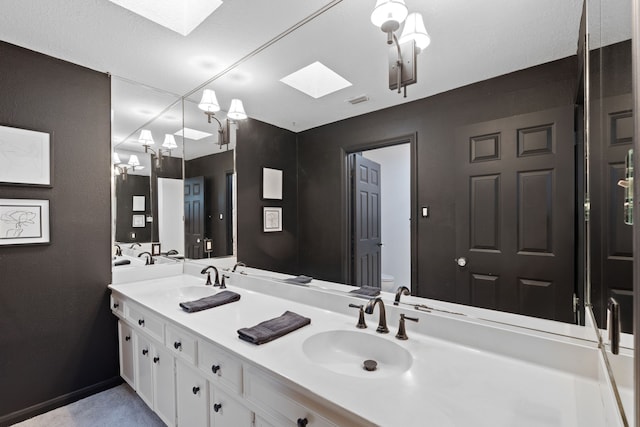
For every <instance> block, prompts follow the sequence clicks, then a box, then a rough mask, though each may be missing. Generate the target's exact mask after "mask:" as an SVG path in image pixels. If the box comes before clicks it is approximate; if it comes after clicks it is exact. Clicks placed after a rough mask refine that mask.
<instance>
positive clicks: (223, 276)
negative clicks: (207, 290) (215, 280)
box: [220, 274, 229, 289]
mask: <svg viewBox="0 0 640 427" xmlns="http://www.w3.org/2000/svg"><path fill="white" fill-rule="evenodd" d="M228 278H229V276H227V275H226V274H223V275H222V282H221V283H220V289H227V283H226V282H225V279H228Z"/></svg>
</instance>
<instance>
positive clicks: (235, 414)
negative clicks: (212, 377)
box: [209, 383, 253, 427]
mask: <svg viewBox="0 0 640 427" xmlns="http://www.w3.org/2000/svg"><path fill="white" fill-rule="evenodd" d="M209 386H210V394H211V402H210V405H209V409H210V411H211V426H212V427H251V425H252V423H253V412H251V411H250V410H249V409H247V408H246V407H244V406H243V405H242V404H241V403H240V402H238V401H237V400H235V399H233V398H232V397H230V396H229V395H228V394H227V393H225V392H223V391H221V390H220V389H219V388H217V387H214V386H213V385H212V384H211V383H209Z"/></svg>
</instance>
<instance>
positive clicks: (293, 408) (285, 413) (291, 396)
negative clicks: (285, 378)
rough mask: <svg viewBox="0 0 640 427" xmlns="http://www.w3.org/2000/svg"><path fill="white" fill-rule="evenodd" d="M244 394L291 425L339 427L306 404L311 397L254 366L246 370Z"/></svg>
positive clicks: (269, 412) (267, 411) (252, 401)
mask: <svg viewBox="0 0 640 427" xmlns="http://www.w3.org/2000/svg"><path fill="white" fill-rule="evenodd" d="M244 395H245V398H246V399H247V400H248V401H249V402H251V403H253V404H255V405H256V406H258V407H260V408H262V409H263V410H264V411H265V412H266V413H267V414H270V415H273V416H275V417H277V418H284V419H286V420H287V421H288V423H287V424H289V423H290V424H289V425H292V426H296V425H306V426H308V427H337V425H336V424H334V423H332V422H331V421H329V420H328V419H326V418H325V417H323V416H321V415H320V414H318V413H317V412H316V411H313V410H311V409H309V408H308V407H306V406H305V402H310V399H308V398H306V397H305V396H302V395H301V394H299V393H296V392H295V391H293V390H291V389H290V388H288V387H286V386H285V385H284V384H282V383H280V382H279V381H276V380H275V379H273V378H268V377H267V376H266V375H265V374H262V373H260V372H259V371H257V370H254V369H252V368H246V369H245V372H244ZM274 412H275V413H274ZM304 420H306V423H305V421H304ZM303 423H304V424H303ZM283 425H285V424H283Z"/></svg>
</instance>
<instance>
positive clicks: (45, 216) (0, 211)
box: [0, 199, 49, 245]
mask: <svg viewBox="0 0 640 427" xmlns="http://www.w3.org/2000/svg"><path fill="white" fill-rule="evenodd" d="M43 243H49V201H48V200H32V199H0V245H29V244H43Z"/></svg>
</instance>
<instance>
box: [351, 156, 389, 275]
mask: <svg viewBox="0 0 640 427" xmlns="http://www.w3.org/2000/svg"><path fill="white" fill-rule="evenodd" d="M352 156H353V159H354V160H353V163H352V164H353V173H352V177H353V197H354V198H355V202H354V206H353V210H354V211H353V218H354V224H353V230H354V233H355V236H354V244H353V252H354V254H353V259H354V268H353V271H354V282H353V284H354V285H356V286H374V287H377V288H379V287H380V285H381V283H380V282H381V280H382V271H381V268H382V267H381V265H382V259H381V250H380V247H381V246H382V243H381V241H380V239H381V237H380V229H381V225H380V207H381V205H380V179H381V171H380V165H379V164H378V163H376V162H374V161H371V160H369V159H366V158H364V157H362V156H361V155H352Z"/></svg>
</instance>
